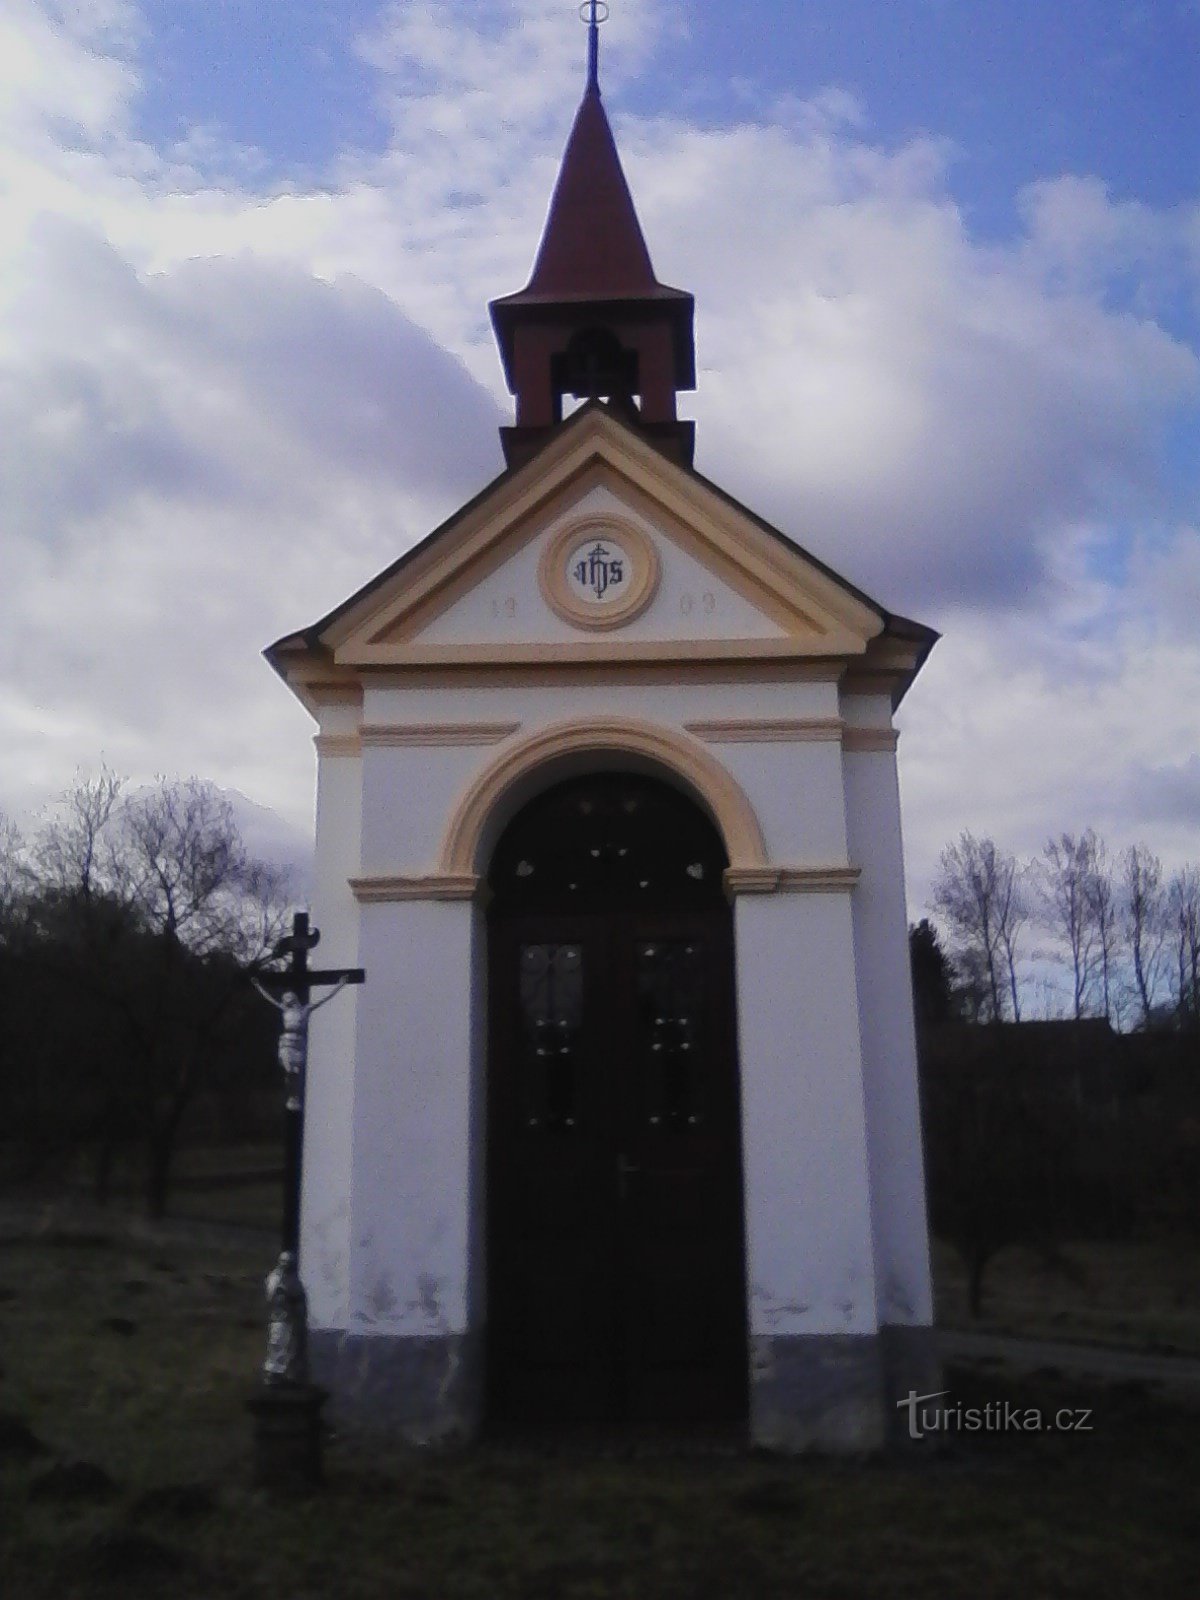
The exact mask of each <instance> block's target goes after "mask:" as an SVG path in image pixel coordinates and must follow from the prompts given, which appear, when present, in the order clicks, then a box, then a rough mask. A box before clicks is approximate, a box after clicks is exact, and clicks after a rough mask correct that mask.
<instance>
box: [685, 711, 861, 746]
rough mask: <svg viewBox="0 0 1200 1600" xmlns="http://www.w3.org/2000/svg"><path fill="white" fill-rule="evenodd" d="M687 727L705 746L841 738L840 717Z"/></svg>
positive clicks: (737, 720) (731, 720) (715, 721)
mask: <svg viewBox="0 0 1200 1600" xmlns="http://www.w3.org/2000/svg"><path fill="white" fill-rule="evenodd" d="M684 727H685V728H686V729H687V731H688V732H689V733H694V734H695V735H696V737H697V739H703V740H704V741H705V743H706V744H774V743H776V742H783V741H787V742H793V741H796V742H800V741H804V740H817V741H821V740H826V739H828V740H830V741H831V742H836V741H837V740H838V739H840V738H841V736H842V722H841V719H840V718H839V717H715V718H712V719H711V720H706V721H703V722H685V723H684Z"/></svg>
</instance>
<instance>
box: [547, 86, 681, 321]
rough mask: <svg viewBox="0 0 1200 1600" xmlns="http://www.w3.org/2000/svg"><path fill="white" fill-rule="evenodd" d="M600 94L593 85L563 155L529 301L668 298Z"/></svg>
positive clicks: (577, 113) (581, 106)
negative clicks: (662, 294)
mask: <svg viewBox="0 0 1200 1600" xmlns="http://www.w3.org/2000/svg"><path fill="white" fill-rule="evenodd" d="M662 287H663V286H662V285H661V284H660V283H659V282H658V280H657V278H656V277H655V276H654V268H653V267H652V266H651V264H650V252H649V250H647V248H646V240H645V238H644V237H643V235H642V229H641V225H640V223H639V222H638V219H637V212H636V211H635V210H634V206H633V196H632V195H631V194H630V192H629V185H628V184H627V183H626V181H625V174H624V172H623V171H622V170H621V158H620V156H619V155H618V154H617V146H616V142H615V141H614V139H613V135H612V129H611V128H610V127H609V123H608V117H607V116H606V114H605V111H604V105H603V102H602V101H601V99H600V91H599V89H598V88H597V87H596V86H595V85H593V84H589V85H588V90H587V93H586V94H585V95H584V97H583V101H582V103H581V104H580V107H579V110H578V111H577V112H576V114H575V121H574V124H573V125H572V128H571V134H570V138H569V139H568V140H567V148H566V151H565V152H564V154H563V160H562V167H561V168H560V170H559V174H558V182H557V183H556V184H555V186H554V194H553V196H552V198H551V201H550V211H549V214H548V215H547V217H546V226H545V230H544V231H543V233H542V242H541V244H540V246H539V247H538V253H537V260H536V261H535V262H534V264H533V274H532V276H531V277H530V280H529V283H528V285H527V286H526V288H525V290H524V291H523V293H524V294H525V295H537V296H539V297H541V296H543V295H544V296H546V297H547V298H552V299H555V300H563V299H573V298H574V297H575V296H577V295H578V296H580V297H586V298H588V299H593V300H601V299H603V300H608V299H616V298H622V299H623V298H624V297H626V296H630V297H636V298H638V299H644V298H646V297H647V296H653V295H654V294H655V293H656V291H661V289H662Z"/></svg>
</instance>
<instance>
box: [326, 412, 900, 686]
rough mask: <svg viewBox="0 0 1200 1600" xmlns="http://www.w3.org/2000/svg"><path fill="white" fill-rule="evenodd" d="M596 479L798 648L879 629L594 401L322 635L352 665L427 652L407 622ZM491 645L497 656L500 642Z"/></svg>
mask: <svg viewBox="0 0 1200 1600" xmlns="http://www.w3.org/2000/svg"><path fill="white" fill-rule="evenodd" d="M532 466H533V464H532V463H531V468H532ZM613 480H615V481H613ZM596 482H602V483H608V484H609V485H610V486H611V487H612V488H613V490H614V492H616V493H617V494H618V495H619V496H620V497H622V498H624V499H625V500H626V501H628V500H629V499H630V498H633V499H634V500H636V501H639V502H641V504H643V505H645V506H647V508H648V509H649V520H650V521H651V522H652V523H659V522H662V521H664V520H667V522H668V524H669V526H668V530H667V536H668V537H671V538H675V536H676V535H677V534H678V533H682V535H683V537H682V540H681V541H679V542H682V543H683V544H684V548H685V549H688V548H689V547H690V549H692V550H696V551H700V552H703V559H704V564H705V565H706V566H707V567H708V568H709V569H710V570H712V571H713V572H714V574H715V575H716V576H718V577H725V581H729V577H728V576H727V574H731V573H732V572H734V571H736V573H737V575H738V586H742V585H744V586H745V587H744V588H743V592H744V593H745V592H747V591H748V592H749V595H751V596H753V598H754V602H755V603H756V604H757V606H758V607H759V609H761V610H765V611H766V612H767V614H768V615H772V616H774V617H778V618H779V620H780V621H781V623H783V625H784V626H785V627H786V628H787V631H788V632H789V633H791V634H792V635H793V637H792V639H791V641H790V643H791V645H792V648H793V649H795V650H797V652H798V653H807V654H814V653H817V652H820V653H822V654H827V653H828V654H832V653H837V654H839V655H859V654H860V653H861V652H862V650H863V648H864V646H865V643H866V641H867V640H869V639H872V638H874V637H875V636H876V635H877V634H879V632H880V631H881V629H882V627H883V617H882V616H881V614H880V613H879V612H878V610H877V609H876V608H875V607H874V606H873V605H869V604H867V603H866V602H865V599H863V598H860V597H858V596H857V595H855V594H852V593H850V592H848V590H847V589H846V587H845V586H844V585H843V584H842V583H841V582H840V581H839V580H837V579H835V578H833V577H832V575H830V574H828V573H826V572H824V571H822V570H821V569H820V568H818V567H817V566H815V565H814V564H812V562H811V559H810V558H808V557H807V556H806V555H805V554H804V553H803V552H801V551H800V550H799V549H795V550H791V549H788V548H787V547H785V546H784V545H783V544H782V542H781V541H779V540H777V539H775V538H773V537H772V536H771V535H770V534H768V533H767V532H766V531H765V530H764V529H762V528H761V527H759V526H758V525H757V524H756V523H755V522H754V521H753V519H752V518H751V517H750V516H749V515H748V514H747V513H745V512H744V511H741V510H739V509H737V508H735V507H734V506H732V505H730V504H728V503H727V502H726V501H724V500H723V499H722V498H721V497H720V496H719V495H718V494H717V493H716V492H715V490H713V489H710V488H709V487H707V486H706V485H705V484H704V483H703V482H701V481H700V480H697V479H695V478H692V477H689V476H688V475H686V474H683V473H681V472H679V471H678V469H676V468H673V467H671V465H670V464H669V463H668V462H666V461H665V460H664V458H663V457H662V456H661V455H660V453H659V452H658V451H657V450H656V449H654V447H653V446H651V445H647V444H645V443H644V442H643V441H640V440H639V439H637V438H636V436H635V435H633V434H632V433H630V432H629V431H628V430H627V429H624V428H622V427H620V426H619V425H618V424H616V423H614V422H612V421H611V420H610V419H609V418H607V417H606V416H605V415H604V414H603V413H602V412H599V411H597V412H595V413H594V414H593V415H592V416H591V417H590V418H589V419H588V420H587V422H586V424H585V425H584V426H583V427H581V428H579V429H576V430H573V431H572V432H570V433H569V434H564V435H563V436H562V437H561V440H560V441H559V442H558V443H557V444H553V443H552V444H551V445H550V446H548V447H547V449H546V450H544V451H542V452H541V454H540V455H539V456H538V459H537V463H536V469H535V470H528V469H527V470H522V471H520V472H518V473H516V474H515V475H514V476H513V477H510V478H508V479H507V480H502V481H501V482H500V483H499V484H498V485H497V486H496V488H495V491H494V492H493V493H492V494H489V495H487V496H485V497H484V498H483V499H482V500H481V501H479V502H478V503H476V504H474V505H473V506H472V507H471V508H470V509H469V510H468V511H467V512H466V513H464V515H463V516H462V517H461V519H460V520H459V521H457V522H456V523H454V525H453V526H448V527H447V528H446V529H445V531H444V533H443V534H442V536H441V537H440V538H439V539H438V540H437V541H435V543H433V544H431V545H429V546H428V547H427V548H425V549H422V550H421V551H419V552H418V553H417V554H416V555H415V556H414V557H413V559H412V560H411V561H409V562H408V563H407V565H406V566H405V568H404V569H403V570H402V571H397V572H396V573H395V575H394V576H393V577H392V578H391V579H389V580H388V581H386V582H384V583H382V584H379V585H377V586H372V588H371V589H370V590H369V591H368V592H367V593H364V594H362V595H361V596H360V598H359V599H358V601H357V602H356V603H354V604H352V605H350V606H349V607H348V608H347V609H346V610H345V611H344V612H343V613H342V614H341V615H339V616H337V617H336V618H335V619H334V620H333V621H332V622H331V623H330V624H329V626H328V627H327V628H326V630H325V632H324V633H323V635H322V643H323V644H324V645H325V646H326V647H327V648H330V649H332V650H333V652H334V656H335V659H336V660H338V661H339V662H346V663H352V664H366V663H368V662H372V661H377V660H379V659H380V655H381V654H391V655H392V657H393V658H396V657H403V656H404V655H405V654H414V655H422V656H423V655H424V654H425V652H424V651H421V650H420V649H419V647H417V645H416V644H415V642H411V643H410V642H409V641H411V640H412V632H413V630H414V629H415V628H417V627H419V626H421V625H422V624H423V623H424V622H426V621H427V620H428V619H429V617H430V615H436V614H438V613H439V612H440V611H441V610H442V609H444V607H445V605H446V604H447V603H450V602H451V600H452V598H453V597H454V596H455V595H456V594H457V593H459V592H462V586H463V585H467V586H469V585H470V584H471V583H473V582H478V581H480V580H481V579H482V577H483V576H484V575H485V574H486V573H487V572H488V571H489V570H493V569H494V566H495V565H496V564H497V563H498V562H499V561H500V560H503V559H506V558H507V557H508V556H509V555H512V554H513V553H514V552H515V550H516V549H518V548H520V547H522V546H523V545H524V544H525V543H526V542H527V541H528V539H529V538H530V537H532V536H534V535H535V534H536V532H537V531H538V530H539V529H540V528H544V527H545V526H546V523H547V521H548V520H550V517H551V516H552V515H553V514H554V512H553V510H552V507H554V506H555V505H561V504H562V502H563V501H564V500H565V499H567V498H568V497H569V496H572V495H575V496H578V497H582V495H583V494H585V493H586V492H587V490H588V489H589V488H590V487H591V486H592V484H593V483H596ZM776 608H778V609H776ZM785 618H786V621H785V620H784V619H785ZM385 640H388V641H390V642H388V643H384V641H385ZM497 653H498V655H499V656H500V658H501V659H503V658H504V656H503V647H497Z"/></svg>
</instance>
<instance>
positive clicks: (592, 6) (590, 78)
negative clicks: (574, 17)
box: [579, 0, 608, 94]
mask: <svg viewBox="0 0 1200 1600" xmlns="http://www.w3.org/2000/svg"><path fill="white" fill-rule="evenodd" d="M579 16H580V20H581V21H583V22H586V23H587V30H588V74H587V86H588V88H589V89H595V91H596V93H597V94H599V93H600V24H601V23H602V22H607V21H608V0H583V4H582V5H581V6H580V8H579Z"/></svg>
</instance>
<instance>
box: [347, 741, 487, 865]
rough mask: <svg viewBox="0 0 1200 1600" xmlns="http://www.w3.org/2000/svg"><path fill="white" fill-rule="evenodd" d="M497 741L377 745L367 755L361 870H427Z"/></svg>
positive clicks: (365, 762)
mask: <svg viewBox="0 0 1200 1600" xmlns="http://www.w3.org/2000/svg"><path fill="white" fill-rule="evenodd" d="M495 751H496V747H495V746H491V745H469V746H466V747H454V746H447V745H432V746H424V745H404V746H399V747H395V746H372V747H369V748H368V749H366V750H364V751H363V756H362V813H363V820H362V870H363V871H364V872H366V873H387V872H424V871H429V870H431V869H432V868H433V867H434V866H435V865H436V864H437V860H438V856H439V853H440V850H441V843H442V836H443V834H444V833H445V831H446V825H447V823H448V822H449V820H450V816H451V814H452V812H453V811H454V808H455V806H456V805H457V803H458V799H459V797H460V796H461V795H462V794H463V792H464V791H465V790H466V789H467V787H468V786H469V784H470V782H471V780H472V779H473V778H474V776H475V774H476V773H477V772H479V771H481V770H482V769H483V767H484V766H485V765H486V764H487V759H488V757H489V755H494V754H495Z"/></svg>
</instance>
